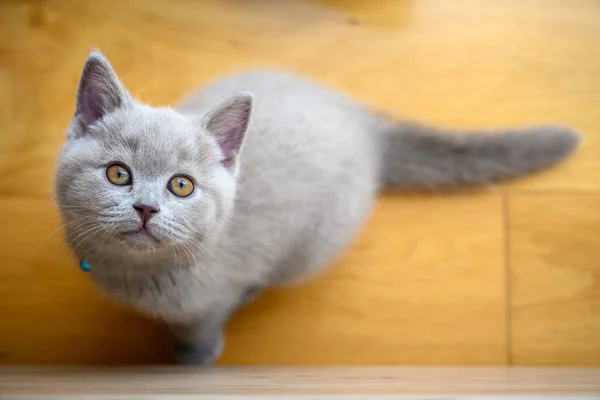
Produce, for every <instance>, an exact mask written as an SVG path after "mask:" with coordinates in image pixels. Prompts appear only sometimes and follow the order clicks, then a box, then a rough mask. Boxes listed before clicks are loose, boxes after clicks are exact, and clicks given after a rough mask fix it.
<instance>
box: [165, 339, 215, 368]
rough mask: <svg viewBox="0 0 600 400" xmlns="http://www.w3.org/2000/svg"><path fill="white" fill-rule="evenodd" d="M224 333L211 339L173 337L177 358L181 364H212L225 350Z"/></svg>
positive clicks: (172, 342)
mask: <svg viewBox="0 0 600 400" xmlns="http://www.w3.org/2000/svg"><path fill="white" fill-rule="evenodd" d="M223 342H224V339H223V335H222V334H219V335H216V336H215V338H213V339H211V340H202V341H201V340H197V341H193V342H192V341H190V342H188V341H182V340H180V339H177V338H174V337H172V338H171V345H172V348H173V352H174V355H175V360H177V362H178V363H179V364H181V365H211V364H212V363H213V362H214V361H215V360H216V359H217V358H219V356H220V355H221V352H222V350H223Z"/></svg>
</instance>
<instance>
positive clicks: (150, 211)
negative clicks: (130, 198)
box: [133, 203, 160, 228]
mask: <svg viewBox="0 0 600 400" xmlns="http://www.w3.org/2000/svg"><path fill="white" fill-rule="evenodd" d="M133 208H134V209H135V211H137V213H138V215H139V216H140V219H141V220H142V226H143V227H144V228H145V227H146V223H147V222H148V221H149V220H150V218H152V216H153V215H154V214H156V213H158V212H159V211H160V208H158V207H154V206H151V205H148V204H141V203H135V204H134V205H133Z"/></svg>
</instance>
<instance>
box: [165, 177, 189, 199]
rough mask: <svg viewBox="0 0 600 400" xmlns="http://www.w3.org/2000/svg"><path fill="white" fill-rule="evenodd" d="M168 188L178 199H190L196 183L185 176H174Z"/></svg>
mask: <svg viewBox="0 0 600 400" xmlns="http://www.w3.org/2000/svg"><path fill="white" fill-rule="evenodd" d="M167 188H168V189H169V191H170V192H171V193H173V194H174V195H175V196H177V197H188V196H189V195H190V194H192V192H193V191H194V183H193V182H192V180H191V179H190V178H187V177H185V176H174V177H173V178H171V180H170V181H169V184H168V185H167Z"/></svg>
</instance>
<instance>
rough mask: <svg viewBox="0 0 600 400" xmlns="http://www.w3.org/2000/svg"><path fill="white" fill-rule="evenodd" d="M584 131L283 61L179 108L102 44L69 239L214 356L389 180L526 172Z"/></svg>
mask: <svg viewBox="0 0 600 400" xmlns="http://www.w3.org/2000/svg"><path fill="white" fill-rule="evenodd" d="M474 133H477V134H474ZM578 143H579V135H578V134H577V133H576V132H574V131H573V130H571V129H568V128H564V127H559V126H553V125H544V126H531V127H522V128H512V129H506V130H498V131H489V132H487V131H482V132H456V131H453V130H450V129H442V128H436V127H430V126H427V125H425V124H421V123H417V122H401V121H393V120H392V119H391V118H387V117H384V116H382V115H379V113H378V112H374V111H371V110H369V109H367V107H365V106H364V105H362V104H361V103H360V102H359V101H355V100H353V99H351V98H350V97H349V96H348V95H346V94H344V93H342V92H339V91H337V90H334V89H332V88H328V87H325V86H323V85H321V84H318V83H316V82H315V81H313V80H311V79H309V78H306V77H301V76H296V75H295V74H293V73H289V72H285V71H276V70H272V71H271V70H252V71H248V72H243V73H239V74H237V75H230V76H226V77H223V78H220V79H217V80H215V81H213V82H212V83H209V84H208V85H207V86H206V87H204V89H202V90H201V91H199V92H197V93H194V94H192V95H190V96H189V97H187V98H185V99H184V100H183V101H182V102H181V104H180V105H179V106H178V107H177V108H175V109H172V108H168V107H161V108H154V107H150V106H148V105H145V104H142V103H140V102H138V101H137V100H135V99H133V98H132V96H131V95H130V94H129V93H128V92H127V90H126V89H125V87H124V86H123V85H122V83H121V82H120V80H119V79H118V77H117V75H116V74H115V72H114V70H113V68H112V67H111V65H110V63H109V61H108V60H107V59H106V58H105V57H104V56H103V55H102V53H100V52H99V51H98V50H94V51H92V52H91V53H90V54H89V55H88V58H87V60H86V61H85V65H84V67H83V71H82V73H81V78H80V81H79V87H78V91H77V96H76V107H75V112H74V115H73V118H72V120H71V122H70V124H69V126H68V129H67V137H66V139H65V143H64V145H63V147H62V150H61V154H60V158H59V162H58V165H57V169H56V188H55V190H56V199H57V203H58V206H59V209H60V211H61V216H62V220H63V224H64V229H65V235H66V239H67V241H68V243H69V245H70V246H71V248H72V250H73V252H74V253H75V254H76V255H77V256H78V257H80V258H81V259H82V262H85V265H86V266H89V268H90V271H89V272H90V275H91V278H92V279H93V280H94V281H95V283H96V284H97V285H98V287H99V288H100V289H101V290H102V291H104V292H106V293H108V294H109V295H110V296H112V297H113V298H114V299H116V300H117V301H119V302H124V303H126V304H129V305H130V306H132V307H133V308H135V309H137V310H138V311H140V312H142V313H144V314H147V315H149V316H151V317H154V318H157V319H159V320H162V321H164V322H166V323H167V325H168V326H169V330H170V338H171V343H172V349H173V351H174V355H175V358H176V360H178V362H180V363H182V364H193V365H207V364H211V363H212V362H213V361H214V360H215V359H216V358H217V357H218V356H219V355H220V352H221V350H222V348H223V327H224V325H225V324H226V322H227V321H228V319H229V317H230V315H231V313H232V312H234V311H235V310H236V309H237V308H239V307H240V306H241V305H243V304H245V303H247V302H249V301H251V300H252V299H253V298H254V297H255V296H257V295H258V294H259V293H260V292H261V290H262V289H263V288H265V287H268V286H271V285H278V284H285V283H290V282H297V281H301V280H302V279H307V278H308V277H310V276H311V275H312V274H313V273H314V272H316V271H317V270H318V269H319V268H321V267H323V266H325V265H327V264H328V263H330V262H331V260H332V259H334V258H335V257H336V255H338V254H339V253H340V252H341V251H342V250H343V249H344V248H345V247H346V246H348V245H349V243H350V242H351V241H352V239H353V238H354V237H355V235H356V234H357V232H358V231H359V229H360V228H361V226H362V225H363V222H364V221H365V219H366V217H367V215H368V214H369V212H370V210H371V207H372V204H373V201H374V198H375V197H376V196H377V194H378V193H379V191H380V190H383V189H386V188H400V189H417V188H428V189H436V188H441V189H444V188H452V187H461V186H470V185H477V184H488V183H492V182H496V181H500V180H506V179H510V178H515V177H519V176H522V175H525V174H528V173H532V172H534V171H538V170H541V169H544V168H547V167H550V166H552V165H554V164H556V163H558V162H560V161H562V160H563V159H565V158H566V157H567V156H568V155H569V154H571V153H572V152H573V151H574V149H575V148H576V147H577V146H578ZM399 229H400V228H399Z"/></svg>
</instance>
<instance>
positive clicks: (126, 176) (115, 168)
mask: <svg viewBox="0 0 600 400" xmlns="http://www.w3.org/2000/svg"><path fill="white" fill-rule="evenodd" d="M106 177H107V178H108V180H109V181H110V183H112V184H113V185H117V186H125V185H131V174H130V173H129V170H128V169H127V168H126V167H124V166H123V165H121V164H113V165H111V166H109V167H108V168H106Z"/></svg>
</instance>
